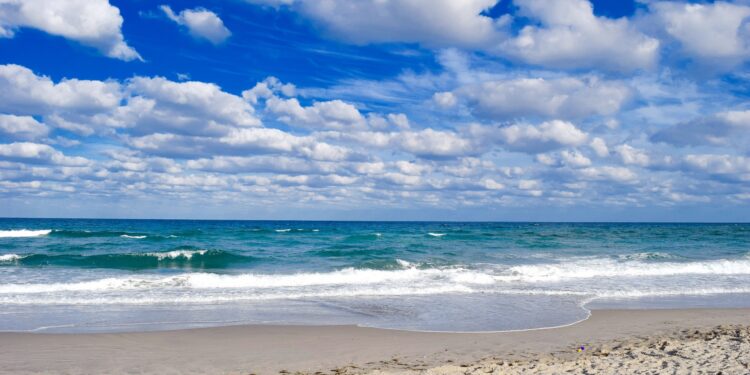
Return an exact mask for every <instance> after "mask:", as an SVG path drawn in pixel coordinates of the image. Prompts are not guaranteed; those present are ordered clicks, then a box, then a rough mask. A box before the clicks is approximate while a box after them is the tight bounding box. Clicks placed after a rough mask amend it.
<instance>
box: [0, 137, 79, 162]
mask: <svg viewBox="0 0 750 375" xmlns="http://www.w3.org/2000/svg"><path fill="white" fill-rule="evenodd" d="M0 159H5V160H11V161H21V162H30V163H51V164H57V165H64V166H73V167H75V166H85V165H87V164H89V161H88V160H87V159H86V158H82V157H80V156H72V157H71V156H65V155H64V154H63V153H62V152H60V151H58V150H56V149H54V148H52V147H51V146H48V145H45V144H40V143H32V142H14V143H9V144H0Z"/></svg>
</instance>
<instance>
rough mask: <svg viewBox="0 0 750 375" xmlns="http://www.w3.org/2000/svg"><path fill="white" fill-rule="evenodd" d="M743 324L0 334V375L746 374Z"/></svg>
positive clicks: (612, 322) (652, 319) (749, 338)
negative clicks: (429, 330) (487, 329)
mask: <svg viewBox="0 0 750 375" xmlns="http://www.w3.org/2000/svg"><path fill="white" fill-rule="evenodd" d="M749 327H750V309H688V310H596V311H594V312H593V314H592V316H591V318H589V319H588V320H586V321H584V322H581V323H578V324H575V325H572V326H568V327H563V328H554V329H543V330H533V331H523V332H507V333H485V334H459V333H424V332H405V331H393V330H381V329H371V328H360V327H353V326H328V327H311V326H236V327H221V328H205V329H190V330H178V331H164V332H142V333H105V334H31V333H0V373H3V374H30V373H33V374H39V373H51V374H57V373H65V374H104V373H106V374H251V373H255V374H266V373H279V372H282V371H283V372H289V373H294V372H297V371H299V372H303V373H316V372H317V371H320V372H322V373H346V374H360V373H371V374H384V373H388V374H391V373H396V374H399V373H401V374H417V373H425V374H488V373H495V374H505V373H543V374H552V373H566V372H567V373H575V374H581V373H597V374H608V373H612V374H623V373H653V374H661V373H705V374H718V373H719V372H721V373H723V374H750V369H748V362H750V328H749ZM581 345H583V346H585V347H586V350H585V351H583V352H580V353H579V352H577V351H576V348H577V347H579V346H581Z"/></svg>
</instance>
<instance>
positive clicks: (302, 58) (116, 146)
mask: <svg viewBox="0 0 750 375" xmlns="http://www.w3.org/2000/svg"><path fill="white" fill-rule="evenodd" d="M748 60H750V2H747V1H734V2H720V1H716V2H697V1H692V2H680V1H647V0H641V1H637V2H635V1H616V2H613V1H594V2H593V3H592V2H589V1H587V0H554V1H548V0H513V1H510V0H502V1H496V0H464V1H454V0H429V1H428V0H401V1H396V0H390V1H375V0H362V1H355V2H352V1H345V0H321V1H313V0H244V1H242V0H203V1H192V0H190V1H180V2H173V3H170V2H166V1H165V2H161V3H160V2H150V1H144V0H132V1H114V0H110V1H107V0H70V1H65V2H59V1H51V0H26V1H21V0H0V200H2V212H0V216H44V217H58V216H62V217H139V218H151V217H153V218H212V219H220V218H226V219H356V220H401V219H408V220H553V221H567V220H591V221H598V220H612V221H620V220H625V221H638V220H649V221H650V220H653V221H747V220H750V209H748V208H750V108H748V101H747V98H748V95H749V94H750V92H749V91H748V87H750V85H749V83H750V82H748V81H749V80H750V72H749V71H748Z"/></svg>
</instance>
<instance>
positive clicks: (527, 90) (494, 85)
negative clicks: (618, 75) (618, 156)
mask: <svg viewBox="0 0 750 375" xmlns="http://www.w3.org/2000/svg"><path fill="white" fill-rule="evenodd" d="M448 94H450V93H448ZM454 94H455V95H456V96H458V97H460V98H463V99H464V100H466V101H467V102H468V105H469V107H470V108H471V109H472V110H473V111H474V112H475V113H476V114H477V115H479V116H482V117H485V118H491V119H508V118H517V117H532V116H541V117H548V118H578V117H584V116H591V115H608V114H612V113H616V112H618V111H619V110H620V107H621V106H622V104H623V103H624V102H625V101H626V100H627V99H628V98H629V97H630V95H631V93H630V89H629V88H628V87H627V86H626V85H625V84H623V83H620V82H616V81H603V80H600V79H597V78H595V77H588V78H584V79H579V78H559V79H544V78H520V79H510V80H496V81H486V82H482V83H476V84H471V85H466V86H463V87H461V88H459V89H457V90H455V91H454ZM451 97H452V96H451ZM451 97H449V98H451ZM441 98H443V102H444V104H450V100H447V99H445V97H441Z"/></svg>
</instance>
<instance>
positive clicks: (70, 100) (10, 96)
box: [0, 64, 123, 115]
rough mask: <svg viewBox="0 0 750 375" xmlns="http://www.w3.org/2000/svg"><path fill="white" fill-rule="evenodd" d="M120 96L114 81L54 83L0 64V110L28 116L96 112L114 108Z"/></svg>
mask: <svg viewBox="0 0 750 375" xmlns="http://www.w3.org/2000/svg"><path fill="white" fill-rule="evenodd" d="M122 97H123V95H122V92H121V90H120V85H119V84H118V83H117V82H112V81H90V80H79V79H63V80H61V81H60V82H58V83H54V82H52V80H51V79H50V78H49V77H45V76H38V75H36V74H34V72H32V71H31V70H30V69H28V68H26V67H23V66H20V65H14V64H8V65H0V111H6V112H14V113H15V114H29V115H43V114H49V113H54V112H59V111H64V110H74V111H83V112H96V111H99V110H103V109H108V108H113V107H115V106H117V105H118V104H119V102H120V100H121V99H122Z"/></svg>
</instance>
